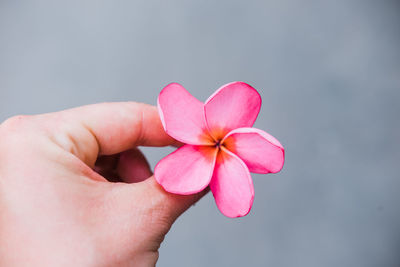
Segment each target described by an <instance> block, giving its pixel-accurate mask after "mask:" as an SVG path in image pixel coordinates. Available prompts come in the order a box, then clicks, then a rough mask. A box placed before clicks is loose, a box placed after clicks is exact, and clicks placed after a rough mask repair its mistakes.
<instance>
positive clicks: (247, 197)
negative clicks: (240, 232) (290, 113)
mask: <svg viewBox="0 0 400 267" xmlns="http://www.w3.org/2000/svg"><path fill="white" fill-rule="evenodd" d="M260 107H261V97H260V95H259V94H258V92H257V91H256V90H255V89H254V88H253V87H251V86H250V85H248V84H246V83H243V82H232V83H229V84H226V85H224V86H222V87H221V88H220V89H218V90H217V91H216V92H215V93H214V94H213V95H211V96H210V98H209V99H208V100H207V101H206V102H205V103H202V102H200V101H199V100H197V99H196V98H195V97H193V96H192V95H191V94H190V93H189V92H188V91H186V90H185V88H183V87H182V86H181V85H180V84H177V83H172V84H169V85H167V86H166V87H165V88H164V89H163V90H162V91H161V93H160V95H159V97H158V110H159V113H160V117H161V121H162V124H163V126H164V129H165V131H166V132H167V134H169V135H170V136H172V137H173V138H175V139H176V140H178V141H180V142H182V143H184V144H185V145H183V146H182V147H180V148H179V149H177V150H176V151H175V152H173V153H171V154H170V155H168V156H167V157H165V158H163V159H162V160H161V161H160V162H159V163H158V164H157V165H156V167H155V171H154V175H155V178H156V180H157V181H158V183H159V184H160V185H161V186H162V187H163V188H164V189H165V190H166V191H168V192H171V193H176V194H182V195H188V194H194V193H197V192H200V191H202V190H203V189H204V188H206V187H207V186H208V185H209V186H210V188H211V191H212V193H213V195H214V198H215V202H216V204H217V206H218V208H219V210H220V211H221V212H222V213H223V214H224V215H225V216H228V217H240V216H245V215H246V214H247V213H249V211H250V209H251V206H252V204H253V199H254V188H253V182H252V179H251V176H250V172H254V173H276V172H279V171H280V170H281V169H282V167H283V163H284V149H283V147H282V145H281V144H280V143H279V141H278V140H276V139H275V138H274V137H273V136H271V135H269V134H268V133H266V132H264V131H262V130H259V129H255V128H250V127H252V126H253V124H254V122H255V120H256V118H257V116H258V113H259V111H260Z"/></svg>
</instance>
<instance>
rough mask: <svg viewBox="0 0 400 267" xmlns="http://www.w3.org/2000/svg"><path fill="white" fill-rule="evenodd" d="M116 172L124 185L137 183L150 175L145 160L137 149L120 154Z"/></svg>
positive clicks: (148, 166)
mask: <svg viewBox="0 0 400 267" xmlns="http://www.w3.org/2000/svg"><path fill="white" fill-rule="evenodd" d="M116 170H117V173H118V175H119V177H120V178H121V180H122V181H123V182H125V183H138V182H141V181H144V180H146V179H147V178H149V177H150V176H151V175H152V172H151V170H150V165H149V163H148V162H147V159H146V158H145V157H144V155H143V153H142V152H141V151H140V150H139V149H137V148H134V149H131V150H128V151H125V152H122V153H121V155H120V157H119V161H118V166H117V168H116Z"/></svg>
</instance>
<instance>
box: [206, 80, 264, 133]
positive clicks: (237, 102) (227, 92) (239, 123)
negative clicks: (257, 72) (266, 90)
mask: <svg viewBox="0 0 400 267" xmlns="http://www.w3.org/2000/svg"><path fill="white" fill-rule="evenodd" d="M260 108H261V96H260V95H259V94H258V92H257V91H256V90H255V89H254V88H253V87H251V86H250V85H248V84H247V83H244V82H232V83H228V84H226V85H224V86H222V87H221V88H219V89H218V90H217V91H216V92H215V93H214V94H213V95H211V96H210V98H209V99H208V100H207V101H206V103H205V106H204V109H205V114H206V120H207V123H208V127H209V129H210V133H211V135H212V136H213V137H214V138H215V139H216V140H218V139H221V138H223V137H224V136H225V135H226V134H227V133H228V132H229V131H231V130H233V129H236V128H240V127H251V126H253V124H254V122H255V120H256V118H257V116H258V113H259V112H260Z"/></svg>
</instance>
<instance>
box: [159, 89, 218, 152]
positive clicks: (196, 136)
mask: <svg viewBox="0 0 400 267" xmlns="http://www.w3.org/2000/svg"><path fill="white" fill-rule="evenodd" d="M158 111H159V113H160V118H161V122H162V124H163V126H164V130H165V131H166V132H167V134H169V135H170V136H172V137H173V138H175V139H176V140H179V141H181V142H183V143H187V144H191V145H209V144H211V143H212V142H211V141H212V138H211V137H210V135H209V133H208V130H207V124H206V121H205V116H204V104H203V103H202V102H200V101H199V100H197V99H196V98H195V97H193V96H192V95H191V94H190V93H189V92H188V91H186V89H185V88H183V86H182V85H180V84H178V83H171V84H169V85H167V86H166V87H164V89H163V90H162V91H161V92H160V95H159V96H158Z"/></svg>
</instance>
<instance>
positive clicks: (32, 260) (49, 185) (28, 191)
mask: <svg viewBox="0 0 400 267" xmlns="http://www.w3.org/2000/svg"><path fill="white" fill-rule="evenodd" d="M169 145H174V146H179V143H177V142H176V141H175V140H174V139H172V138H171V137H169V136H168V135H167V134H166V133H165V132H164V130H163V128H162V125H161V122H160V119H159V116H158V113H157V109H156V108H155V107H153V106H150V105H146V104H141V103H134V102H125V103H104V104H96V105H90V106H84V107H79V108H75V109H70V110H66V111H61V112H56V113H48V114H42V115H34V116H16V117H12V118H10V119H8V120H6V121H5V122H3V123H2V124H1V125H0V266H154V265H155V264H156V262H157V259H158V249H159V247H160V244H161V242H162V241H163V239H164V237H165V235H166V234H167V232H168V231H169V229H170V228H171V226H172V224H173V222H174V221H175V220H176V219H177V218H178V217H179V216H180V215H181V214H182V213H183V212H184V211H185V210H187V209H188V208H189V207H190V206H191V205H193V204H194V203H195V202H196V201H198V200H199V199H200V198H201V197H202V196H203V195H204V194H205V192H201V193H199V194H195V195H188V196H181V195H174V194H170V193H167V192H166V191H164V189H163V188H162V187H161V186H160V185H159V184H158V183H157V182H156V181H155V179H154V177H153V176H152V173H151V170H150V168H149V165H148V163H147V161H146V160H145V158H144V156H143V155H142V154H141V152H140V151H139V150H138V149H137V148H136V147H138V146H169ZM110 181H113V182H110Z"/></svg>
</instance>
